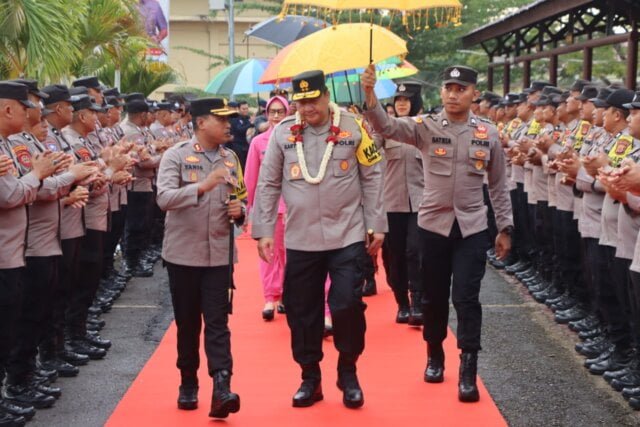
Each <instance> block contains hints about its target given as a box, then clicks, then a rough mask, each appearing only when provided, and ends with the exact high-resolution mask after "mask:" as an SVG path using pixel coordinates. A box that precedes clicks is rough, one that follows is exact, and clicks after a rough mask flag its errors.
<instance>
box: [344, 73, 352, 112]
mask: <svg viewBox="0 0 640 427" xmlns="http://www.w3.org/2000/svg"><path fill="white" fill-rule="evenodd" d="M344 78H345V80H346V81H347V90H348V91H349V101H350V102H351V105H353V96H352V95H351V85H350V84H349V76H348V75H347V72H346V71H345V72H344Z"/></svg>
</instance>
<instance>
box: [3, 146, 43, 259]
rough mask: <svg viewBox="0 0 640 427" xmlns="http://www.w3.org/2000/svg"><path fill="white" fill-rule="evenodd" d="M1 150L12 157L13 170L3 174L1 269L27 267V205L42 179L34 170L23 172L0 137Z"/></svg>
mask: <svg viewBox="0 0 640 427" xmlns="http://www.w3.org/2000/svg"><path fill="white" fill-rule="evenodd" d="M0 153H2V154H5V155H7V156H9V157H10V158H11V159H13V166H14V170H13V171H9V172H8V173H6V174H4V175H3V176H0V224H2V227H0V269H10V268H19V267H24V265H25V262H24V257H25V247H26V238H27V235H26V233H27V207H26V205H27V204H28V203H31V202H33V201H34V200H35V199H36V197H37V194H38V187H40V181H39V180H38V178H36V177H35V175H34V174H33V173H31V172H29V173H27V174H26V175H21V174H20V172H19V169H18V161H17V160H16V156H15V154H14V153H13V151H12V150H11V149H10V148H9V145H8V141H7V140H6V139H4V138H2V137H0Z"/></svg>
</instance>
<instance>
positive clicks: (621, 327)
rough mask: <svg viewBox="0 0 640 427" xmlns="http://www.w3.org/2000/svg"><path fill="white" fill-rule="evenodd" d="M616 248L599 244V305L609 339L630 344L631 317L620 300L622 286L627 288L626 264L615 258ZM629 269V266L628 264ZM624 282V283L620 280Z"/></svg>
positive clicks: (626, 344)
mask: <svg viewBox="0 0 640 427" xmlns="http://www.w3.org/2000/svg"><path fill="white" fill-rule="evenodd" d="M615 253H616V248H614V247H612V246H604V245H598V255H599V257H600V258H602V260H603V261H602V263H601V264H600V267H601V268H602V270H601V271H600V274H599V275H598V276H599V277H598V279H599V282H598V283H597V286H598V305H599V307H600V312H601V313H602V317H603V318H604V320H605V322H606V326H607V332H608V335H609V339H610V340H611V342H612V343H614V344H618V345H622V346H627V347H628V346H629V342H630V341H629V340H630V330H629V320H628V319H629V318H628V316H627V315H625V314H624V312H623V307H622V305H621V303H620V301H619V300H618V294H619V293H620V290H619V289H620V287H621V286H623V287H624V288H625V289H626V270H625V266H624V265H622V264H621V263H620V262H617V261H616V259H617V258H615ZM626 268H627V269H628V266H626ZM621 281H622V282H623V283H622V284H621V283H620V282H621Z"/></svg>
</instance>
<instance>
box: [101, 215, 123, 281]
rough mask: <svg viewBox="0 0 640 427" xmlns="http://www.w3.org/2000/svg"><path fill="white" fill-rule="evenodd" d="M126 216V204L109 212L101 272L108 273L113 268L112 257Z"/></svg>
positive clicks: (120, 236)
mask: <svg viewBox="0 0 640 427" xmlns="http://www.w3.org/2000/svg"><path fill="white" fill-rule="evenodd" d="M126 217H127V206H126V205H123V206H120V210H119V211H115V212H112V213H111V230H109V231H108V232H107V233H106V235H105V240H104V257H103V273H104V274H109V273H110V272H111V270H112V268H113V258H114V255H115V252H116V248H117V247H118V243H119V242H120V239H121V238H122V235H123V233H124V224H125V220H126Z"/></svg>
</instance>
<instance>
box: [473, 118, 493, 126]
mask: <svg viewBox="0 0 640 427" xmlns="http://www.w3.org/2000/svg"><path fill="white" fill-rule="evenodd" d="M476 118H477V119H478V120H479V121H481V122H485V123H488V124H490V125H494V126H495V123H493V122H492V121H491V120H490V119H487V118H486V117H480V116H476Z"/></svg>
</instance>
